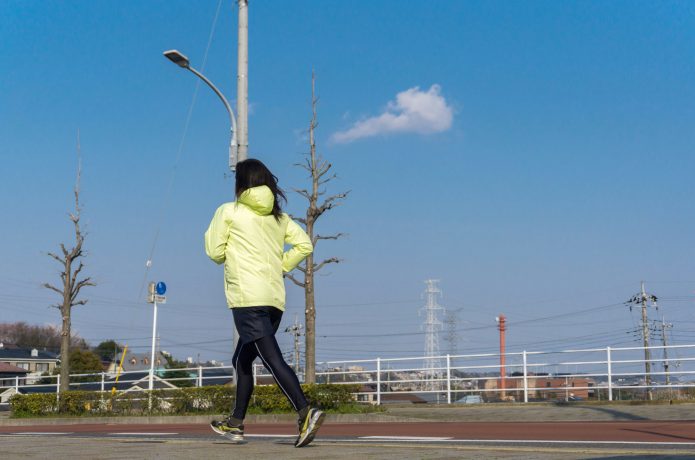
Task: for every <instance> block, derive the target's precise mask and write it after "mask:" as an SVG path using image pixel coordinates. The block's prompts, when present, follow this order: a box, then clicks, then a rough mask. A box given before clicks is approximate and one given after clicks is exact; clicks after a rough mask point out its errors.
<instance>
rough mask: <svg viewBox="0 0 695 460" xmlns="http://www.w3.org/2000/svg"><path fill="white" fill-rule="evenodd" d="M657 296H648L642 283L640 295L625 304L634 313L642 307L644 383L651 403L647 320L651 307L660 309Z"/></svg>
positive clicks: (650, 367) (650, 370) (650, 368)
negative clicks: (635, 307)
mask: <svg viewBox="0 0 695 460" xmlns="http://www.w3.org/2000/svg"><path fill="white" fill-rule="evenodd" d="M656 300H657V299H656V296H655V295H652V294H647V292H646V291H645V290H644V281H642V289H641V290H640V292H639V293H637V294H635V295H634V296H632V297H631V298H630V299H628V300H627V302H625V304H627V305H629V306H630V311H632V307H633V306H638V305H639V306H640V308H641V310H642V344H643V346H644V381H645V386H646V387H647V398H649V400H650V401H651V400H652V398H653V394H652V388H651V385H652V363H651V360H652V357H651V350H650V349H649V322H648V320H647V307H648V306H651V307H654V308H656V309H657V310H658V309H659V307H658V306H657V304H656Z"/></svg>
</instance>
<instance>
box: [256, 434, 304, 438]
mask: <svg viewBox="0 0 695 460" xmlns="http://www.w3.org/2000/svg"><path fill="white" fill-rule="evenodd" d="M244 437H245V438H296V437H297V435H296V434H245V435H244Z"/></svg>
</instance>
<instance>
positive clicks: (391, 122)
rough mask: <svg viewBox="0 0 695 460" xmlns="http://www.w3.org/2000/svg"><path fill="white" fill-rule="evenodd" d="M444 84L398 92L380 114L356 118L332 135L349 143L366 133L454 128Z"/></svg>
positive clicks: (423, 132) (438, 130)
mask: <svg viewBox="0 0 695 460" xmlns="http://www.w3.org/2000/svg"><path fill="white" fill-rule="evenodd" d="M440 91H441V87H440V86H439V85H432V86H431V87H430V89H428V90H427V91H420V88H419V87H417V86H416V87H414V88H410V89H408V90H405V91H403V92H400V93H398V94H397V95H396V100H395V101H391V102H389V103H388V105H387V106H386V110H385V111H384V113H382V114H381V115H379V116H376V117H370V118H367V119H365V120H360V121H358V122H356V123H355V124H354V125H353V126H352V127H351V128H349V129H347V130H345V131H339V132H337V133H334V134H333V136H331V139H332V140H333V141H334V142H338V143H348V142H352V141H355V140H357V139H362V138H364V137H372V136H378V135H381V134H388V133H418V134H431V133H439V132H442V131H446V130H447V129H449V128H451V123H452V121H453V119H454V111H453V109H452V108H451V106H449V105H448V104H447V103H446V100H445V99H444V97H443V96H442V95H441V94H440Z"/></svg>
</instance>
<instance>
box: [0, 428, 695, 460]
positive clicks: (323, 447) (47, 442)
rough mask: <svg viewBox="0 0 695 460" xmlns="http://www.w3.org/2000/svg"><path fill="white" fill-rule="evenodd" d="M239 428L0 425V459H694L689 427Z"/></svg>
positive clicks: (694, 444) (694, 440)
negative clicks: (232, 439)
mask: <svg viewBox="0 0 695 460" xmlns="http://www.w3.org/2000/svg"><path fill="white" fill-rule="evenodd" d="M246 431H247V435H248V436H247V439H248V442H247V443H246V444H244V445H233V444H231V443H229V442H227V441H226V440H225V438H223V437H220V436H218V435H215V434H214V433H212V432H211V431H210V429H209V427H207V426H206V425H203V424H154V425H152V424H147V425H142V424H140V425H123V424H118V425H112V424H79V425H37V426H31V427H27V426H4V427H0V445H1V446H2V452H3V458H9V459H12V458H20V457H21V458H64V457H70V458H72V459H82V458H96V457H99V458H206V459H207V458H229V457H230V454H233V453H234V454H239V458H251V459H253V458H268V457H269V456H276V458H314V459H317V458H327V459H330V458H336V459H348V458H351V459H354V458H380V459H381V458H385V459H409V458H427V459H430V458H442V459H444V458H492V459H495V458H499V459H516V458H519V459H521V458H524V459H539V460H545V459H551V458H560V457H562V458H563V459H579V458H582V459H585V458H586V459H588V458H627V457H632V458H646V457H648V458H663V459H666V458H673V459H677V458H678V459H685V458H691V459H692V458H695V421H666V422H664V421H660V422H655V421H630V422H561V423H558V422H536V423H513V422H467V423H461V422H458V423H456V422H430V423H366V424H354V423H352V424H345V423H327V424H325V425H324V426H323V427H322V429H321V431H320V433H319V436H318V437H317V439H316V441H315V442H314V444H312V445H311V446H309V447H307V448H304V449H295V448H294V447H293V446H292V443H293V441H294V437H295V435H296V426H295V425H294V424H286V423H274V424H253V425H247V430H246ZM194 452H196V453H195V454H194ZM4 454H7V456H5V455H4ZM112 454H113V455H112ZM233 457H237V455H233Z"/></svg>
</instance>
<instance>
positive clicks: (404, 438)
mask: <svg viewBox="0 0 695 460" xmlns="http://www.w3.org/2000/svg"><path fill="white" fill-rule="evenodd" d="M359 439H375V440H379V441H448V440H450V439H453V438H451V437H448V438H443V437H435V436H432V437H429V436H360V437H359Z"/></svg>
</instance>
